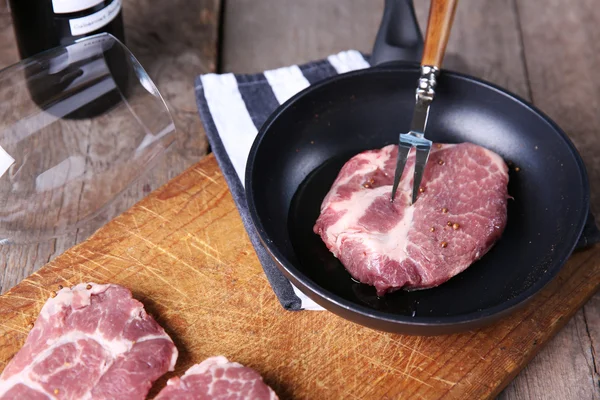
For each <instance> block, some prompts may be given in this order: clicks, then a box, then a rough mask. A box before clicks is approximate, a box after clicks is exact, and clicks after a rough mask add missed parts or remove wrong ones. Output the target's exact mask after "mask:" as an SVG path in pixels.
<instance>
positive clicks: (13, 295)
mask: <svg viewBox="0 0 600 400" xmlns="http://www.w3.org/2000/svg"><path fill="white" fill-rule="evenodd" d="M5 296H6V297H10V298H12V299H19V300H26V301H33V302H35V303H40V304H44V301H43V300H39V299H34V298H31V297H24V296H17V295H16V294H12V293H11V292H8V293H6V295H5Z"/></svg>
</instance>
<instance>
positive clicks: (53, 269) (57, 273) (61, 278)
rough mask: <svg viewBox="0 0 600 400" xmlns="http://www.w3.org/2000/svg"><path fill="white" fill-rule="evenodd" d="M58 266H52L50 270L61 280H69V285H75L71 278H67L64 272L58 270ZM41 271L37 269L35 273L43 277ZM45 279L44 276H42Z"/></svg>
mask: <svg viewBox="0 0 600 400" xmlns="http://www.w3.org/2000/svg"><path fill="white" fill-rule="evenodd" d="M56 269H57V268H55V267H52V268H49V269H48V271H50V272H52V273H53V274H54V275H56V276H57V277H58V278H59V279H60V280H62V281H65V282H67V283H68V284H69V285H71V286H73V282H71V280H70V279H69V278H65V277H64V276H63V275H62V274H60V273H59V272H58V271H57V270H56ZM38 272H39V271H36V273H35V275H37V276H39V277H40V278H42V275H40V274H39V273H38ZM42 279H43V278H42Z"/></svg>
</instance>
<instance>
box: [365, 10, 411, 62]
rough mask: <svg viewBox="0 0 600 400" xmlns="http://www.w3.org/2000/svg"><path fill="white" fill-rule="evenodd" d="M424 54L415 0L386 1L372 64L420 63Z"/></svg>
mask: <svg viewBox="0 0 600 400" xmlns="http://www.w3.org/2000/svg"><path fill="white" fill-rule="evenodd" d="M422 54H423V35H422V34H421V30H420V29H419V23H418V22H417V17H416V15H415V10H414V7H413V2H412V0H385V8H384V10H383V17H382V19H381V26H380V27H379V32H377V37H376V39H375V45H374V46H373V52H372V55H371V65H380V64H383V63H387V62H391V61H408V62H419V61H420V60H421V55H422Z"/></svg>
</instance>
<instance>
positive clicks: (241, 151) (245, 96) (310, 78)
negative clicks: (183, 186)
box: [195, 50, 600, 310]
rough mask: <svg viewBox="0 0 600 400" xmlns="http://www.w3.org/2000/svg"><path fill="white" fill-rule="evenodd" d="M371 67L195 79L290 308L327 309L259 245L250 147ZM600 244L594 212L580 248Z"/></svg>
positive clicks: (220, 153) (230, 175)
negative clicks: (287, 106) (292, 107)
mask: <svg viewBox="0 0 600 400" xmlns="http://www.w3.org/2000/svg"><path fill="white" fill-rule="evenodd" d="M367 67H369V63H368V58H366V57H365V56H363V55H362V54H361V53H359V52H358V51H354V50H350V51H345V52H341V53H339V54H335V55H331V56H329V57H327V59H325V60H321V61H315V62H310V63H307V64H304V65H293V66H290V67H285V68H279V69H275V70H271V71H265V72H264V73H261V74H253V75H234V74H221V75H218V74H207V75H201V76H199V77H197V78H196V85H195V87H196V101H197V103H198V109H199V112H200V117H201V119H202V123H203V124H204V129H205V130H206V135H207V136H208V141H209V142H210V145H211V147H212V151H213V153H214V154H215V157H216V159H217V161H218V163H219V166H220V167H221V170H222V172H223V175H224V176H225V180H226V181H227V184H228V185H229V189H230V190H231V193H232V195H233V198H234V200H235V203H236V205H237V207H238V210H239V212H240V215H241V217H242V221H243V223H244V226H245V228H246V231H247V232H248V235H249V236H250V240H251V241H252V245H253V246H254V248H255V250H256V253H257V255H258V258H259V260H260V262H261V263H262V266H263V269H264V271H265V275H266V276H267V279H268V280H269V282H270V284H271V286H272V288H273V291H274V292H275V294H276V295H277V297H278V298H279V301H280V302H281V304H282V305H283V307H284V308H285V309H287V310H303V309H306V310H322V308H321V307H320V306H319V305H318V304H316V303H314V302H313V301H312V300H310V299H309V298H308V297H306V296H305V295H304V294H303V293H302V292H300V291H299V290H298V289H297V288H295V287H294V286H293V285H292V284H291V283H290V282H289V281H288V280H287V278H285V277H284V276H283V274H282V273H281V271H279V269H278V268H277V266H276V265H275V262H274V261H273V260H272V259H271V257H270V256H269V254H268V253H267V251H266V249H265V248H264V247H263V245H262V244H261V242H260V239H259V238H258V235H257V234H256V231H255V229H254V226H253V224H252V220H251V218H250V213H249V211H248V205H247V204H246V198H245V194H244V175H245V169H246V161H247V159H248V154H249V153H250V147H251V146H252V143H253V142H254V138H255V137H256V134H257V133H258V130H259V129H260V127H261V125H262V124H263V123H264V122H265V121H266V119H267V118H268V116H269V115H270V114H271V113H272V112H273V111H274V110H275V108H277V107H278V106H279V105H280V104H282V103H284V102H285V101H286V100H288V99H289V98H290V97H292V96H293V95H295V94H296V93H298V92H299V91H301V90H302V89H305V88H306V87H308V86H309V85H311V84H313V83H315V82H318V81H319V80H321V79H324V78H327V77H330V76H333V75H336V74H341V73H344V72H349V71H353V70H357V69H361V68H367ZM599 241H600V231H599V230H598V228H597V227H596V224H595V221H594V216H593V215H592V214H590V216H589V218H588V221H587V224H586V227H585V229H584V232H583V234H582V236H581V238H580V239H579V243H578V245H577V247H578V248H582V247H585V246H588V245H590V244H593V243H597V242H599Z"/></svg>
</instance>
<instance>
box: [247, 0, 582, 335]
mask: <svg viewBox="0 0 600 400" xmlns="http://www.w3.org/2000/svg"><path fill="white" fill-rule="evenodd" d="M400 17H402V18H403V19H404V20H405V19H406V18H407V17H408V19H409V24H410V25H407V23H406V22H404V25H403V26H402V29H399V28H398V26H397V25H394V24H391V25H390V24H387V23H389V22H390V21H392V22H393V21H398V19H399V18H400ZM386 25H387V26H386ZM388 26H392V27H394V29H391V30H389V29H388V28H387V27H388ZM410 27H413V28H414V29H410ZM415 27H416V21H415V20H414V11H413V10H412V5H411V3H410V2H409V1H402V0H396V1H392V0H388V1H386V13H385V15H384V19H383V25H382V29H381V30H380V33H379V35H378V42H377V43H376V46H375V48H374V55H373V60H374V61H375V62H379V63H381V62H383V63H381V64H380V65H378V66H376V67H373V68H369V69H365V70H360V71H356V72H351V73H348V74H343V75H339V76H336V77H334V78H331V79H328V80H326V81H322V82H320V83H317V84H315V85H313V86H311V87H309V88H307V89H306V90H304V91H302V92H301V93H299V94H298V95H296V96H294V97H293V98H291V99H290V100H289V101H287V102H286V103H285V104H283V105H282V106H280V107H279V108H278V109H277V110H276V111H275V112H274V113H273V115H272V116H271V117H270V118H269V119H268V120H267V122H266V123H265V124H264V126H263V127H262V129H261V130H260V132H259V134H258V137H257V139H256V141H255V142H254V145H253V147H252V149H251V151H250V156H249V159H248V164H247V171H246V194H247V199H248V205H249V209H250V212H251V215H252V218H253V222H254V224H255V226H256V228H257V230H258V233H259V235H260V238H261V239H262V242H263V243H264V245H265V246H266V248H267V249H268V250H269V252H270V253H271V255H272V256H273V258H274V259H275V260H276V261H277V262H278V264H279V266H280V268H281V270H282V271H283V273H284V274H285V275H286V276H287V277H288V278H289V279H290V280H291V281H292V283H293V284H294V285H296V286H297V287H298V288H299V289H300V290H302V291H303V292H304V293H305V294H306V295H308V296H309V297H310V298H312V299H313V300H314V301H315V302H317V303H318V304H320V305H322V306H323V307H325V308H327V309H329V310H330V311H332V312H334V313H336V314H339V315H340V316H342V317H344V318H347V319H349V320H352V321H355V322H357V323H360V324H363V325H367V326H369V327H372V328H376V329H381V330H387V331H394V332H399V333H406V334H423V335H425V334H442V333H451V332H456V331H460V330H466V329H472V328H477V327H480V326H482V325H485V324H488V323H490V322H492V321H495V320H497V319H499V318H501V317H502V316H504V315H507V314H508V313H510V312H512V311H513V310H515V309H516V308H517V307H518V306H522V305H524V304H525V303H526V301H527V300H529V299H530V298H531V297H532V296H533V295H534V294H536V293H537V292H539V291H540V289H542V287H543V286H545V285H546V284H547V283H548V282H549V281H550V280H551V279H552V278H553V277H554V276H555V275H556V274H557V273H558V272H559V270H560V269H561V267H562V266H563V264H564V263H565V261H566V260H567V258H568V257H569V255H570V254H571V252H572V251H573V249H574V247H575V245H576V243H577V240H578V238H579V236H580V235H581V232H582V229H583V227H584V224H585V221H586V217H587V215H588V209H589V188H588V181H587V175H586V171H585V167H584V165H583V162H582V160H581V158H580V156H579V154H578V153H577V151H576V149H575V147H574V146H573V144H572V143H571V142H570V141H569V139H568V138H567V136H566V135H565V133H564V132H563V131H562V130H561V129H560V128H559V127H558V126H557V125H556V124H555V123H553V122H552V121H551V120H550V119H549V118H548V117H547V116H545V115H544V114H543V113H541V112H540V111H539V110H537V109H536V108H535V107H533V106H532V105H530V104H528V103H527V102H526V101H524V100H522V99H520V98H518V97H517V96H515V95H513V94H511V93H508V92H506V91H505V90H503V89H501V88H499V87H497V86H494V85H492V84H490V83H487V82H484V81H482V80H479V79H476V78H473V77H469V76H466V75H461V74H458V73H454V72H450V71H445V70H443V71H442V72H441V74H440V77H439V79H438V87H437V90H436V100H435V101H434V103H433V105H432V108H431V113H430V118H429V125H428V127H427V136H428V138H429V139H431V140H433V141H434V142H445V143H458V142H465V141H468V142H473V143H476V144H478V145H481V146H484V147H486V148H488V149H491V150H493V151H495V152H497V153H498V154H500V155H501V156H503V157H504V159H505V160H506V161H507V162H508V163H509V165H513V166H515V167H516V166H518V167H519V169H520V170H519V171H518V172H516V171H515V167H513V168H511V172H510V183H509V194H510V195H512V196H513V197H514V201H510V202H509V206H508V224H507V227H506V230H505V231H504V234H503V236H502V238H501V239H500V240H499V241H498V242H497V244H496V245H495V246H494V247H493V248H492V250H491V251H490V252H489V253H487V254H486V255H485V256H484V257H483V258H482V259H481V260H479V261H477V262H476V263H474V264H473V265H472V266H471V267H470V268H468V269H467V270H466V271H464V272H463V273H461V274H459V275H457V276H456V277H454V278H452V279H451V280H449V281H448V282H446V283H444V284H442V285H440V286H439V287H437V288H433V289H428V290H422V291H415V292H406V291H398V292H395V293H392V294H388V295H386V296H384V297H382V298H379V297H377V296H376V294H375V290H374V289H373V288H372V287H370V286H367V285H363V284H360V283H357V282H355V281H353V280H352V279H351V277H350V275H349V274H348V273H347V272H346V270H345V269H344V267H343V266H342V265H341V263H340V262H339V261H338V260H337V259H336V258H334V257H333V255H332V254H331V253H330V252H329V251H328V250H327V248H326V247H325V245H324V244H323V242H322V241H321V239H320V238H319V236H317V235H316V234H314V233H313V231H312V228H313V225H314V223H315V220H316V219H317V217H318V215H319V207H320V205H321V202H322V200H323V197H324V196H325V194H326V193H327V191H328V190H329V188H330V186H331V184H332V183H333V180H334V179H335V177H336V175H337V173H338V172H339V170H340V168H341V167H342V165H343V164H344V163H345V162H346V161H347V160H348V159H349V158H350V157H352V156H353V155H355V154H357V153H359V152H361V151H363V150H366V149H374V148H380V147H383V146H385V145H387V144H390V143H397V140H398V133H399V132H406V131H408V127H409V124H410V118H411V116H412V110H413V108H414V99H415V84H416V82H417V79H418V77H419V66H418V64H416V63H407V62H396V63H389V62H387V61H390V60H391V59H398V58H399V57H407V56H408V57H410V58H411V59H412V60H414V59H418V57H419V51H420V50H419V45H420V40H421V36H420V33H419V31H418V28H415ZM474 34H475V33H474ZM398 39H399V40H398ZM390 41H392V42H395V43H403V44H404V46H403V47H401V48H398V46H396V47H395V48H394V46H392V47H390V46H388V44H389V42H390ZM407 44H408V45H407ZM382 49H383V50H382Z"/></svg>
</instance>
